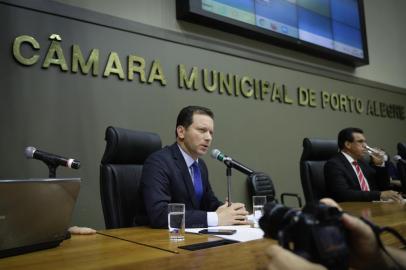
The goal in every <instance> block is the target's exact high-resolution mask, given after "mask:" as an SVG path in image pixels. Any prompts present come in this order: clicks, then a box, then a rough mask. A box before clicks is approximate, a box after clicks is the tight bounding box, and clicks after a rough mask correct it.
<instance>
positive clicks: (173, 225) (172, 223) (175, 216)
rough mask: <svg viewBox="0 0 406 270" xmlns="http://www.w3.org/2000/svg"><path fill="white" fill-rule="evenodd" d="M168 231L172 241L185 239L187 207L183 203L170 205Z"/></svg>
mask: <svg viewBox="0 0 406 270" xmlns="http://www.w3.org/2000/svg"><path fill="white" fill-rule="evenodd" d="M168 229H169V239H170V240H174V241H181V240H184V239H185V205H184V204H183V203H170V204H168Z"/></svg>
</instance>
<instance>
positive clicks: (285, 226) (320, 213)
mask: <svg viewBox="0 0 406 270" xmlns="http://www.w3.org/2000/svg"><path fill="white" fill-rule="evenodd" d="M341 215H342V214H341V212H340V211H339V210H338V209H337V208H335V207H330V206H326V205H323V204H308V205H306V206H305V207H304V208H303V210H299V209H293V208H289V207H286V206H284V205H282V204H278V203H274V202H270V203H267V204H266V205H265V207H264V213H263V216H262V218H261V219H260V220H259V225H260V227H261V229H262V230H263V231H264V232H265V236H266V237H270V238H273V239H275V240H278V242H279V245H281V246H282V247H284V248H286V249H289V250H291V251H293V252H294V253H296V254H297V255H300V256H302V257H303V258H305V259H307V260H309V261H312V262H315V263H320V264H322V265H324V266H326V267H327V268H328V269H334V270H342V269H348V267H349V265H348V256H349V250H348V245H347V237H346V231H345V229H344V226H343V224H342V223H341V221H340V217H341Z"/></svg>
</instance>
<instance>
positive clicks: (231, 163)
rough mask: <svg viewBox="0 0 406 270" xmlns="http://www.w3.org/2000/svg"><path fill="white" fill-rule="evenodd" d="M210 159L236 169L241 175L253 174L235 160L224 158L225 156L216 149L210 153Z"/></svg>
mask: <svg viewBox="0 0 406 270" xmlns="http://www.w3.org/2000/svg"><path fill="white" fill-rule="evenodd" d="M211 157H212V158H214V159H217V160H220V161H223V162H224V164H226V165H227V166H229V167H232V168H234V169H236V170H237V171H240V172H242V173H243V174H246V175H250V174H252V173H254V171H253V170H251V169H249V168H247V167H246V166H244V165H242V164H241V163H240V162H238V161H237V160H234V159H232V158H231V157H228V156H226V155H225V154H223V153H221V151H220V150H218V149H213V150H212V151H211Z"/></svg>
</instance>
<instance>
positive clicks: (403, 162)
mask: <svg viewBox="0 0 406 270" xmlns="http://www.w3.org/2000/svg"><path fill="white" fill-rule="evenodd" d="M397 148H398V155H399V156H400V157H401V158H402V159H400V160H399V161H398V164H397V169H398V173H399V178H400V184H401V189H402V193H403V194H406V143H401V142H400V143H398V147H397Z"/></svg>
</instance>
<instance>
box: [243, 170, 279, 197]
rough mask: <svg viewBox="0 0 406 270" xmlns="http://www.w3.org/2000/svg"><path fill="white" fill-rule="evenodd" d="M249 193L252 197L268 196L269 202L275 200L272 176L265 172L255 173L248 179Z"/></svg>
mask: <svg viewBox="0 0 406 270" xmlns="http://www.w3.org/2000/svg"><path fill="white" fill-rule="evenodd" d="M247 185H248V193H249V196H250V198H251V200H252V196H266V201H267V202H272V201H274V200H275V188H274V185H273V182H272V179H271V177H270V176H268V175H267V174H265V173H263V172H254V173H252V174H250V175H248V177H247Z"/></svg>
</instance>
